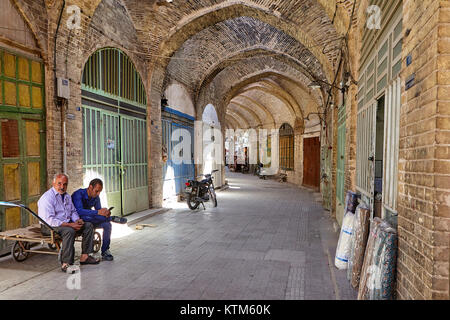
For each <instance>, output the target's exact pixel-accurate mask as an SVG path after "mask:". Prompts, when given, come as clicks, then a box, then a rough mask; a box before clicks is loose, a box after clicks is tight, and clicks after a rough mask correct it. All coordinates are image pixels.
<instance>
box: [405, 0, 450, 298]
mask: <svg viewBox="0 0 450 320" xmlns="http://www.w3.org/2000/svg"><path fill="white" fill-rule="evenodd" d="M403 21H404V22H403V33H404V47H403V59H405V58H406V56H407V55H409V54H411V56H412V58H413V62H412V64H411V65H410V66H408V67H406V66H405V65H404V69H403V71H402V74H401V77H402V80H403V81H404V80H405V79H406V78H407V77H408V76H410V75H411V74H414V73H415V75H416V80H415V85H414V87H412V88H411V89H409V90H408V91H405V89H404V88H403V90H402V108H401V117H400V119H401V120H400V156H399V171H400V172H399V194H398V211H399V217H398V223H399V227H398V231H399V257H398V297H399V298H400V299H449V298H450V296H449V252H450V249H449V238H450V237H449V234H450V201H449V195H450V193H449V189H450V175H449V173H450V170H449V169H450V161H449V160H450V151H449V150H450V149H449V144H450V135H449V129H450V117H449V115H450V104H449V102H448V101H449V100H450V87H449V85H450V63H449V61H450V59H449V57H450V24H449V23H450V2H449V1H437V0H434V1H431V0H427V1H412V0H407V1H404V2H403ZM403 85H404V84H403Z"/></svg>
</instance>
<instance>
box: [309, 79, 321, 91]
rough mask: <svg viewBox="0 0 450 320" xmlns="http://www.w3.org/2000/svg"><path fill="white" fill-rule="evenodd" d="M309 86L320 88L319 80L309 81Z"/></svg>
mask: <svg viewBox="0 0 450 320" xmlns="http://www.w3.org/2000/svg"><path fill="white" fill-rule="evenodd" d="M309 87H310V88H311V89H320V88H321V87H322V86H321V85H320V83H319V82H317V81H313V82H311V83H310V84H309Z"/></svg>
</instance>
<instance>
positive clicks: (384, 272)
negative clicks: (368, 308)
mask: <svg viewBox="0 0 450 320" xmlns="http://www.w3.org/2000/svg"><path fill="white" fill-rule="evenodd" d="M397 241H398V238H397V231H396V230H395V229H393V228H392V227H391V226H390V225H389V224H388V223H387V222H383V223H382V224H381V225H380V231H379V237H378V239H377V243H379V244H376V245H375V248H374V252H373V265H374V266H375V267H374V272H373V273H372V276H371V278H370V279H369V283H368V284H369V285H368V288H369V291H368V293H369V299H370V300H393V299H394V297H395V282H396V272H395V271H396V267H397V244H398V242H397Z"/></svg>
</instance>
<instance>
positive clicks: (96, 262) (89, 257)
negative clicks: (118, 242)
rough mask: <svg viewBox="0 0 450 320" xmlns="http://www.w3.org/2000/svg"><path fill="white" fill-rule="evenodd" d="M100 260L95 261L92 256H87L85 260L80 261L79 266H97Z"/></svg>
mask: <svg viewBox="0 0 450 320" xmlns="http://www.w3.org/2000/svg"><path fill="white" fill-rule="evenodd" d="M99 263H100V260H97V259H95V258H94V257H93V256H88V257H87V259H86V260H84V261H80V264H81V265H85V264H99Z"/></svg>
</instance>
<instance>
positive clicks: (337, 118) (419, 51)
mask: <svg viewBox="0 0 450 320" xmlns="http://www.w3.org/2000/svg"><path fill="white" fill-rule="evenodd" d="M449 10H450V8H449V7H448V4H447V2H446V1H439V0H432V1H427V2H420V1H413V0H404V1H401V0H392V1H384V0H373V1H367V0H343V1H337V0H283V1H279V0H223V1H222V0H196V1H191V0H146V1H137V0H75V1H70V3H69V2H66V1H60V0H53V1H44V0H0V137H1V139H0V201H7V202H9V204H3V205H0V236H1V234H2V232H10V231H14V230H16V229H20V228H26V227H28V226H30V225H32V224H34V223H36V222H37V220H36V219H35V218H33V216H30V214H29V212H27V211H25V209H20V207H17V205H18V204H23V205H26V206H28V207H29V208H30V209H31V210H34V211H38V207H37V201H38V200H39V198H40V197H41V196H42V195H43V194H44V193H45V192H46V191H47V190H48V189H50V188H51V187H52V183H53V178H54V176H55V174H58V173H64V174H66V175H68V177H69V179H70V183H69V185H68V193H70V194H72V192H74V191H75V190H77V189H79V188H82V187H83V188H87V187H88V185H89V182H90V181H91V180H92V179H94V178H99V179H102V180H103V183H104V185H103V191H102V193H101V202H102V207H105V208H109V207H114V208H115V209H114V210H115V211H114V214H115V215H117V216H120V217H127V218H128V219H130V220H133V219H135V218H136V217H139V219H141V218H143V217H146V216H147V215H149V214H150V215H153V214H155V213H156V212H160V210H162V209H164V210H165V209H167V210H171V209H173V210H175V211H169V212H168V213H166V216H164V217H163V216H158V217H156V218H155V221H158V222H161V223H162V222H167V225H165V226H164V229H163V230H166V231H167V232H169V233H170V234H173V233H180V235H179V237H180V238H177V240H180V239H184V240H188V242H189V243H188V244H186V245H184V244H183V243H182V241H181V242H180V243H176V244H175V246H174V247H170V248H169V249H170V250H169V251H170V253H169V254H167V253H165V254H166V255H165V256H164V257H165V258H167V259H169V260H170V259H177V257H178V256H177V255H180V254H181V253H180V252H181V251H180V250H181V249H183V248H184V247H189V250H191V251H190V252H192V253H193V254H194V255H199V257H200V256H201V254H200V252H207V254H206V256H208V259H206V258H205V259H206V260H207V262H208V263H210V264H211V265H214V266H216V265H219V264H220V263H223V265H224V266H227V267H229V269H228V271H229V272H230V274H229V276H230V277H231V271H230V270H237V271H239V270H241V271H242V270H244V271H243V272H244V273H246V272H247V273H251V272H253V271H255V270H253V269H252V270H253V271H251V270H250V269H251V268H250V267H249V266H248V265H247V264H249V263H250V262H248V261H247V259H246V258H245V257H244V256H246V255H247V254H248V255H249V256H250V257H253V258H252V259H253V260H254V261H252V263H253V262H254V263H256V264H257V267H256V268H257V270H256V271H255V272H256V273H257V274H258V277H265V276H267V277H268V278H267V279H269V280H268V282H267V281H266V282H264V281H265V280H264V281H263V282H264V283H263V287H264V288H262V287H259V285H260V284H261V283H262V282H261V283H260V282H255V283H253V282H252V281H250V282H249V283H247V284H248V286H247V287H245V288H240V287H239V285H237V286H233V285H231V286H230V287H229V289H226V290H225V291H223V292H215V291H214V290H213V288H212V287H213V286H211V287H208V288H206V289H205V288H200V286H202V284H203V281H206V280H205V279H209V278H210V276H211V275H210V274H209V273H208V270H209V269H208V268H206V269H204V270H203V271H202V272H200V273H198V274H196V275H194V274H189V279H191V277H194V276H195V277H194V278H192V279H191V280H193V279H194V280H193V283H195V286H194V287H191V286H189V285H186V286H184V287H183V289H181V288H172V289H174V290H175V289H177V290H178V291H177V292H176V294H175V293H174V292H170V293H168V292H164V293H162V292H163V291H161V290H162V289H163V288H162V287H155V288H158V290H159V289H161V290H160V291H158V290H156V289H155V290H156V291H155V294H154V295H152V294H150V293H149V295H146V294H145V292H144V291H145V290H144V289H143V288H141V289H142V292H141V293H142V295H140V296H133V297H134V298H139V297H140V298H144V297H149V298H150V297H162V296H164V295H166V294H167V296H168V297H179V296H180V295H181V296H182V295H183V294H186V295H188V296H186V298H205V299H208V298H224V297H228V298H238V297H239V298H243V299H244V298H258V299H262V298H267V297H269V298H273V299H290V298H294V299H308V298H318V299H329V298H330V299H334V298H339V294H338V293H339V292H338V291H339V290H338V291H336V286H338V287H339V289H341V288H343V287H342V286H344V287H345V288H346V289H345V290H344V289H343V290H344V291H345V292H346V293H345V294H343V295H344V296H345V297H346V298H349V299H356V298H359V299H378V298H379V299H381V298H382V299H448V298H449V286H450V284H449V265H450V263H449V255H448V252H449V250H450V248H449V242H448V239H449V236H450V235H449V233H450V218H449V210H450V209H449V207H450V204H449V201H448V199H449V194H450V185H449V179H448V176H449V174H450V170H449V168H450V166H449V160H450V158H449V145H450V140H449V134H448V132H449V130H450V124H449V123H450V122H449V112H448V109H449V106H448V101H449V100H450V98H449V94H448V86H449V85H450V78H449V76H448V74H449V72H448V69H449V64H448V55H449V54H450V47H449V42H448V37H447V35H448V34H449V32H448V30H449V22H450V21H448V17H449V16H450V15H449ZM208 174H211V176H212V178H213V183H214V188H215V189H214V188H212V186H211V187H210V189H204V190H209V193H210V194H211V196H208V195H201V194H200V191H198V190H201V189H200V188H196V184H195V182H193V181H201V180H202V179H204V178H205V177H206V179H207V178H208V177H209V176H205V175H208ZM259 178H260V179H259ZM211 190H217V192H219V190H220V196H219V202H218V206H217V207H215V208H209V209H208V210H207V212H203V213H202V210H203V207H202V204H201V201H203V200H205V201H206V199H207V198H210V199H214V197H213V194H212V193H211V192H212V191H211ZM197 192H198V194H197ZM194 193H195V194H194ZM311 196H313V197H316V196H319V198H320V201H319V202H320V203H318V202H315V201H311V199H310V197H311ZM191 197H192V199H193V201H194V202H197V207H198V208H199V209H196V210H197V211H196V212H192V213H191V214H190V215H189V218H180V219H181V220H179V221H180V223H181V224H182V226H183V227H181V228H178V227H177V226H176V223H174V224H173V225H171V221H172V220H170V219H174V221H175V220H176V219H178V214H180V216H181V215H182V214H186V213H187V212H189V211H183V210H184V209H182V208H187V203H186V201H190V200H189V199H191ZM233 198H234V199H235V201H233ZM222 201H223V202H222ZM352 201H353V202H352ZM177 210H178V211H177ZM239 210H241V211H242V210H244V211H242V212H241V211H239ZM244 212H245V213H244ZM247 213H248V215H247ZM195 214H197V215H198V216H195ZM227 215H230V220H227V219H228V218H225V217H224V216H227ZM167 217H168V218H167ZM208 219H211V220H208ZM321 219H328V220H327V223H325V222H324V223H322V222H320V221H322V220H321ZM239 221H240V222H239ZM364 221H368V225H362V224H363V222H364ZM358 222H359V223H360V224H359V225H358ZM240 223H242V224H241V225H240V229H239V231H236V233H234V232H233V231H232V229H233V228H232V226H234V225H236V226H237V225H239V224H240ZM196 224H198V226H199V228H198V229H196V228H194V227H192V226H193V225H196ZM378 225H379V226H380V227H379V228H375V226H378ZM369 226H372V228H373V230H375V231H373V235H374V238H373V239H372V238H371V237H370V236H369V234H368V230H369ZM222 227H223V228H224V229H223V230H222V229H221V228H222ZM201 230H203V231H201ZM211 230H222V231H220V232H219V235H217V238H214V235H213V232H212V231H211ZM224 230H229V232H228V231H224ZM377 232H379V234H377ZM361 233H364V234H361ZM142 234H143V235H142V236H136V235H133V236H130V239H131V238H133V237H135V238H139V241H143V243H145V244H148V246H149V249H148V250H149V251H148V252H144V251H145V250H144V249H145V248H144V247H143V246H140V247H139V249H136V251H139V250H140V251H141V253H143V254H144V256H145V257H150V253H153V254H159V253H160V251H161V246H162V242H164V241H166V240H167V241H168V239H169V238H165V235H164V234H163V232H160V231H158V232H156V233H154V234H153V235H149V234H147V233H142ZM346 234H347V235H349V234H352V237H353V238H351V237H347V236H346ZM316 235H319V237H318V239H317V241H315V240H316V239H315V236H316ZM357 235H358V236H357ZM375 235H376V236H375ZM127 236H128V235H125V236H124V237H125V238H126V237H127ZM202 236H203V237H204V241H203V242H202V241H200V240H199V239H203V238H202ZM208 237H209V238H208ZM346 237H347V238H346ZM358 237H359V238H358ZM125 238H124V239H125ZM175 238H176V237H175ZM342 238H344V240H342V241H340V240H338V239H342ZM388 238H389V239H391V240H392V241H391V242H390V243H389V244H390V245H391V246H390V247H389V248H387V247H386V246H387V240H386V241H385V242H383V243H381V242H376V241H375V239H388ZM325 239H326V240H325ZM358 239H359V240H358ZM361 239H362V240H361ZM0 241H1V242H0V255H2V254H4V253H8V252H10V251H11V247H12V246H13V244H14V243H12V242H11V241H6V240H5V241H3V240H0ZM329 241H330V242H329ZM333 241H334V242H335V243H334V248H332V247H333V246H330V243H331V242H333ZM338 241H339V245H338ZM346 241H347V242H348V245H347V242H346ZM358 241H362V242H363V243H360V242H358ZM377 241H379V240H377ZM118 243H121V246H122V247H121V248H122V249H121V250H124V251H125V247H126V246H127V245H129V246H130V248H132V247H133V245H132V244H129V243H128V244H126V241H122V242H120V241H118ZM343 243H344V244H345V245H344V244H343ZM367 243H369V244H367ZM153 245H154V246H155V247H152V246H153ZM366 245H367V246H366ZM114 246H115V243H114V241H113V244H112V247H111V248H112V249H111V250H113V249H114ZM158 246H159V247H158ZM247 246H248V247H247ZM225 247H226V248H225ZM344 247H345V248H344ZM360 247H362V248H364V249H365V248H366V247H367V248H368V251H367V252H368V253H367V255H363V257H362V258H361V259H364V261H358V260H357V259H358V257H354V256H353V254H354V252H355V250H356V249H357V248H360ZM24 248H25V247H24ZM218 248H219V249H220V250H221V249H223V250H224V252H225V253H224V254H233V255H234V254H235V255H236V256H238V257H244V258H242V259H241V260H240V261H234V260H233V259H230V260H227V259H228V258H227V257H219V256H218V255H216V256H209V253H211V252H212V251H214V250H216V249H218ZM312 248H315V249H317V250H319V251H320V252H321V254H320V255H318V256H314V252H313V251H314V250H315V249H314V250H313V249H312ZM373 248H378V249H379V250H378V251H377V250H375V249H374V250H372V249H373ZM220 250H218V251H219V252H220ZM372 251H373V252H383V254H384V256H380V255H377V253H373V252H372ZM356 252H357V253H358V250H356ZM365 252H366V251H364V250H363V253H365ZM311 255H312V256H313V258H311V259H310V258H309V257H310V256H311ZM124 256H126V254H125V255H124ZM335 256H336V259H337V260H336V261H338V260H339V261H341V263H344V264H345V266H343V267H342V268H341V267H339V266H340V265H342V264H340V262H336V264H335V263H334V258H335ZM360 256H361V255H360ZM365 256H367V257H365ZM183 257H184V258H186V257H185V256H183ZM277 257H278V258H280V257H281V258H283V259H287V260H286V261H284V260H283V261H279V259H278V258H277ZM184 258H183V259H184ZM272 258H273V259H272ZM325 258H326V260H323V259H325ZM159 259H163V258H162V257H160V258H159ZM277 259H278V260H277ZM289 259H291V260H289ZM292 259H293V260H292ZM295 259H297V260H295ZM383 259H385V260H383ZM266 260H270V261H271V262H270V263H269V262H267V261H266ZM272 260H273V261H272ZM294 260H295V261H294ZM319 260H320V261H321V262H323V263H325V264H326V263H330V268H331V269H330V268H323V267H318V261H319ZM365 260H367V261H365ZM148 261H149V258H148V259H147V258H145V259H143V260H142V261H141V262H142V263H144V262H148ZM182 261H183V262H180V263H179V264H177V265H176V266H169V267H173V268H174V269H177V268H179V269H180V270H181V269H182V267H183V263H189V259H187V260H186V259H185V260H182ZM330 261H331V262H330ZM160 262H161V264H157V265H152V266H151V268H157V267H162V266H164V267H168V266H167V264H165V262H164V261H160ZM363 262H364V263H363ZM1 263H2V262H0V268H1ZM235 263H238V264H242V266H241V267H242V268H241V267H239V266H237V265H235ZM289 263H290V264H289ZM296 263H298V264H296ZM334 264H335V265H334ZM355 265H356V266H357V268H359V269H358V270H353V268H354V266H355ZM372 265H376V266H378V265H389V268H387V269H386V270H385V269H383V270H384V271H383V272H385V273H384V274H383V276H384V278H385V279H386V278H388V279H389V281H387V284H385V285H386V286H387V287H383V290H381V289H380V290H381V293H380V292H379V291H377V290H378V289H373V287H374V286H375V285H374V284H373V283H371V282H370V281H376V280H373V277H371V275H370V272H371V271H370V270H371V269H370V268H369V266H372ZM123 267H124V266H123ZM124 268H125V267H124ZM249 268H250V269H249ZM338 268H339V269H338ZM380 268H381V267H380ZM144 269H145V268H144V267H143V266H142V268H141V267H138V268H137V269H136V270H134V271H133V272H136V276H137V278H139V276H138V275H137V273H138V272H142V274H143V275H146V274H147V273H148V272H149V271H148V270H144ZM179 269H177V270H179ZM369 269H370V270H369ZM315 270H321V272H322V276H319V275H318V274H317V272H318V271H315ZM153 271H155V270H154V269H152V272H153ZM250 271H251V272H250ZM347 271H348V278H349V279H350V282H346V281H343V280H345V279H344V278H345V273H346V272H347ZM380 272H381V271H380ZM225 274H226V272H225ZM271 275H273V277H272V276H271ZM377 275H380V273H377ZM141 276H142V275H141ZM166 276H167V275H166ZM179 276H180V277H181V278H183V275H179ZM186 277H188V276H187V275H186ZM163 278H164V277H162V278H161V279H160V281H164V280H163ZM319 278H320V279H321V280H320V281H319V280H318V279H319ZM261 279H262V278H261ZM276 279H282V281H281V280H280V281H281V282H282V283H284V284H283V285H282V284H281V282H279V283H278V282H277V280H276ZM309 279H313V280H311V281H310V280H309ZM336 279H337V280H336ZM213 280H214V279H213ZM158 281H159V280H158ZM214 281H216V282H217V283H222V282H226V281H231V283H232V284H234V283H235V282H236V281H237V280H235V279H234V280H233V279H231V278H227V277H226V276H224V277H223V278H217V279H216V280H214ZM214 281H213V283H215V284H217V283H216V282H214ZM221 281H222V282H221ZM283 281H284V282H283ZM286 281H287V282H286ZM308 281H310V282H308ZM329 281H331V283H330V282H329ZM180 282H181V283H182V282H183V281H181V280H180ZM0 283H1V281H0ZM286 283H287V287H286ZM350 283H351V285H350ZM185 284H186V283H185ZM253 284H254V285H255V286H256V287H257V288H258V290H259V289H260V290H259V291H258V290H256V289H255V288H254V287H252V285H253ZM120 285H123V284H120ZM160 285H162V284H160ZM118 286H119V284H118ZM324 288H326V289H324ZM377 288H378V287H377ZM103 289H105V287H103ZM109 289H111V288H108V290H109ZM194 289H195V290H194ZM196 289H199V290H197V291H196ZM200 289H201V290H200ZM253 289H255V290H253ZM297 289H298V290H297ZM105 290H106V289H105ZM227 290H228V291H227ZM299 290H300V291H299ZM326 290H329V292H325V291H326ZM332 291H333V292H334V293H335V295H333V294H332ZM344 291H341V293H342V292H344ZM1 292H2V288H0V294H1ZM91 293H92V292H91ZM96 293H99V292H96ZM189 294H192V296H189ZM233 294H236V296H233ZM336 294H337V295H336ZM92 295H93V296H94V295H95V294H94V293H92ZM241 295H242V296H241ZM383 295H384V296H383ZM130 298H131V296H130ZM341 298H342V296H341Z"/></svg>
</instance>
